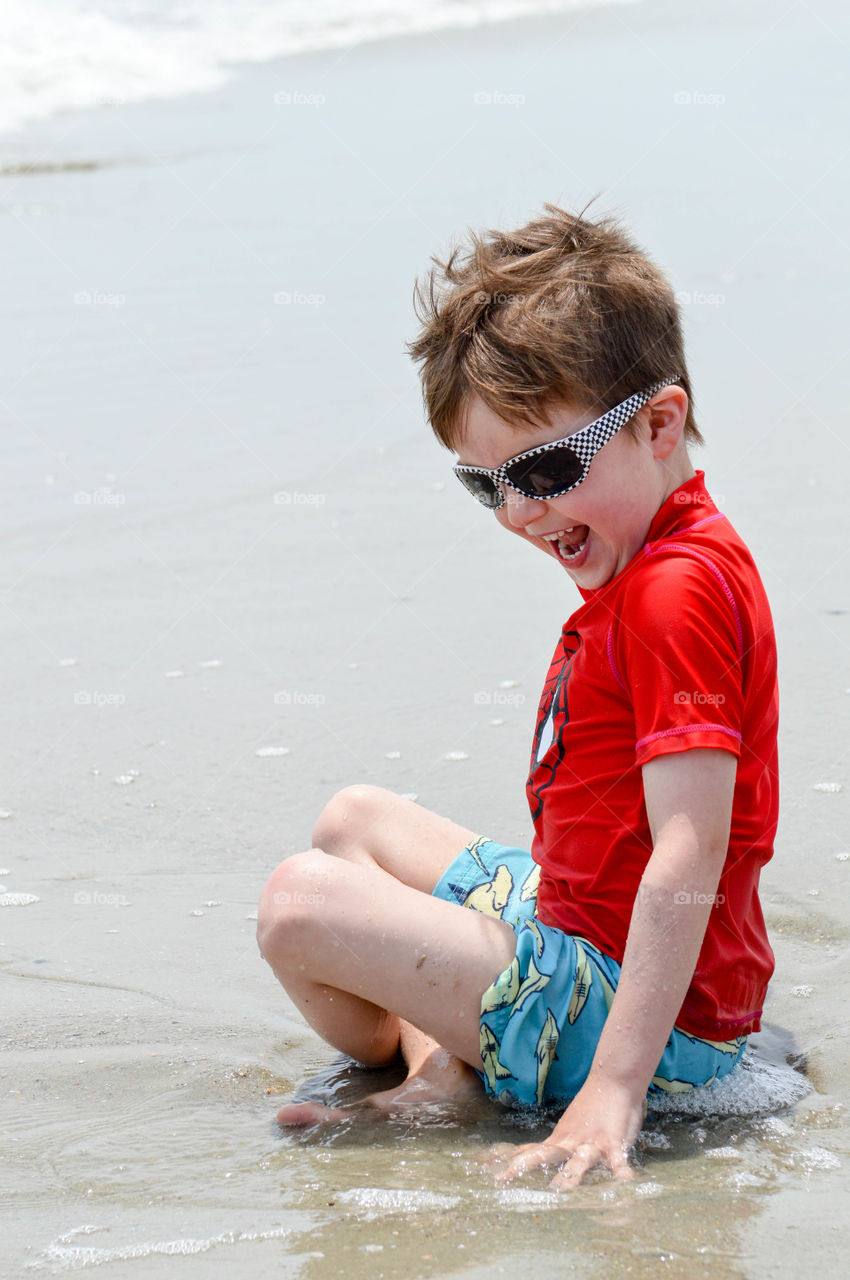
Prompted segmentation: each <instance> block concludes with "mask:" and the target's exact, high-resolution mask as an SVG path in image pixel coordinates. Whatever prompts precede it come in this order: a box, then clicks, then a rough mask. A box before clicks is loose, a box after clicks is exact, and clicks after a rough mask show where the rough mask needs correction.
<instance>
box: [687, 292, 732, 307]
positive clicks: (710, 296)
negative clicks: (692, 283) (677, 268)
mask: <svg viewBox="0 0 850 1280" xmlns="http://www.w3.org/2000/svg"><path fill="white" fill-rule="evenodd" d="M676 301H677V302H678V304H679V306H680V307H722V306H723V305H724V303H725V302H726V294H725V293H702V292H700V290H699V289H694V290H691V289H679V290H678V292H677V293H676Z"/></svg>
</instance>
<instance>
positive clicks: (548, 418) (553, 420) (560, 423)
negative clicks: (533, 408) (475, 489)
mask: <svg viewBox="0 0 850 1280" xmlns="http://www.w3.org/2000/svg"><path fill="white" fill-rule="evenodd" d="M592 417H593V415H592V414H588V413H587V412H583V411H582V410H580V409H577V408H575V407H574V406H573V407H571V406H569V405H566V404H553V405H551V406H550V407H549V408H547V409H545V410H540V411H538V412H537V413H536V414H535V421H534V422H533V423H528V422H522V421H519V420H517V419H514V420H513V421H510V420H509V419H507V418H503V417H501V415H500V414H498V413H496V411H495V410H494V409H491V408H490V407H489V405H487V404H485V403H484V401H483V400H482V399H481V398H480V397H479V396H473V397H471V399H470V400H468V401H467V402H466V405H465V407H464V412H463V414H462V416H461V418H460V419H459V422H458V431H457V439H456V442H455V451H456V453H457V455H458V462H459V463H460V464H461V465H464V466H472V467H486V468H488V469H489V470H492V469H494V468H495V467H499V466H501V465H502V463H503V462H506V461H507V459H508V458H513V457H515V456H516V455H517V454H518V453H525V452H526V451H527V450H528V449H536V448H537V446H538V445H540V444H549V443H550V442H551V441H552V440H561V439H562V438H563V437H564V436H567V435H570V434H571V433H572V432H573V431H578V430H579V429H580V428H581V427H583V426H584V425H585V424H586V423H587V422H589V421H591V420H592Z"/></svg>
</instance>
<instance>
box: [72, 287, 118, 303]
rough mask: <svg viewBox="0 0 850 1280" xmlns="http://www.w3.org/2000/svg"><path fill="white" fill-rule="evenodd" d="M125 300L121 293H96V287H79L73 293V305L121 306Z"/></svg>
mask: <svg viewBox="0 0 850 1280" xmlns="http://www.w3.org/2000/svg"><path fill="white" fill-rule="evenodd" d="M126 302H127V299H126V297H125V296H124V294H123V293H98V291H97V290H96V289H95V290H89V289H80V290H79V292H78V293H75V294H74V306H75V307H123V306H124V305H125V304H126Z"/></svg>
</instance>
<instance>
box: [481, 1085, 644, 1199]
mask: <svg viewBox="0 0 850 1280" xmlns="http://www.w3.org/2000/svg"><path fill="white" fill-rule="evenodd" d="M645 1115H646V1100H645V1098H644V1097H643V1096H641V1097H639V1098H637V1099H636V1098H635V1097H634V1096H633V1094H632V1093H631V1092H630V1091H628V1090H626V1089H624V1088H623V1086H622V1085H619V1084H616V1083H614V1082H612V1081H599V1082H597V1081H594V1079H593V1076H592V1075H591V1076H590V1077H589V1078H588V1080H587V1081H586V1082H585V1084H584V1085H583V1086H582V1088H581V1089H580V1090H579V1092H578V1093H577V1094H576V1096H575V1098H574V1099H573V1101H572V1102H571V1103H570V1105H569V1106H568V1107H567V1109H566V1111H565V1112H564V1114H563V1115H562V1116H561V1118H560V1120H559V1121H558V1123H557V1124H556V1125H555V1128H554V1129H553V1130H552V1134H551V1136H550V1137H549V1138H547V1139H546V1141H545V1142H530V1143H528V1144H526V1145H525V1146H521V1147H514V1148H513V1151H514V1155H513V1158H512V1159H511V1160H510V1162H509V1163H508V1165H507V1167H506V1168H504V1169H502V1170H501V1171H500V1172H499V1173H498V1174H497V1175H496V1182H497V1183H498V1184H500V1185H505V1184H506V1183H508V1182H512V1181H513V1180H514V1178H517V1177H520V1176H521V1175H522V1174H524V1173H527V1172H528V1170H529V1169H537V1168H540V1167H545V1166H553V1165H558V1166H560V1169H559V1171H558V1173H557V1174H556V1175H555V1177H554V1178H553V1179H552V1181H551V1182H550V1183H549V1186H550V1187H551V1188H553V1189H554V1190H556V1191H567V1190H569V1189H570V1188H572V1187H577V1186H578V1184H579V1183H580V1182H581V1180H582V1178H583V1177H584V1175H585V1174H586V1173H587V1172H588V1171H589V1170H590V1169H593V1168H595V1167H596V1166H597V1165H604V1166H605V1167H606V1168H608V1169H610V1170H611V1172H612V1173H613V1174H614V1177H615V1178H623V1179H626V1178H632V1177H634V1174H633V1173H632V1170H631V1167H630V1165H629V1151H630V1149H631V1148H632V1147H633V1146H634V1143H635V1141H636V1140H637V1136H638V1134H639V1133H640V1128H641V1124H642V1123H643V1118H644V1116H645ZM501 1158H502V1159H504V1154H503V1155H502V1156H501Z"/></svg>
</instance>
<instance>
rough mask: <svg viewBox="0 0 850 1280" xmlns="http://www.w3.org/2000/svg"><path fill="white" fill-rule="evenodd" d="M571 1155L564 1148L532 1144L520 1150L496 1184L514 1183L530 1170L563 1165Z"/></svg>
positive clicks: (498, 1177)
mask: <svg viewBox="0 0 850 1280" xmlns="http://www.w3.org/2000/svg"><path fill="white" fill-rule="evenodd" d="M569 1154H570V1153H569V1152H568V1151H565V1150H564V1148H563V1147H553V1146H551V1145H550V1144H549V1143H546V1142H535V1143H531V1144H530V1145H529V1146H527V1147H521V1148H520V1149H519V1152H518V1154H517V1155H515V1156H514V1158H513V1160H511V1162H510V1164H509V1165H508V1167H507V1168H506V1169H504V1170H503V1171H502V1172H501V1173H500V1174H497V1176H496V1182H497V1183H498V1184H499V1185H502V1184H504V1183H507V1182H513V1180H514V1178H518V1177H521V1176H522V1174H524V1173H528V1171H529V1169H539V1168H541V1166H545V1165H553V1164H562V1163H563V1161H565V1160H567V1159H568V1158H569Z"/></svg>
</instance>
